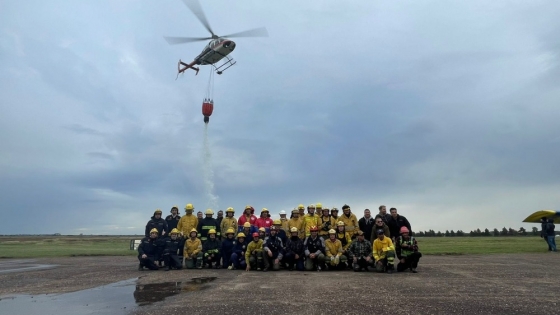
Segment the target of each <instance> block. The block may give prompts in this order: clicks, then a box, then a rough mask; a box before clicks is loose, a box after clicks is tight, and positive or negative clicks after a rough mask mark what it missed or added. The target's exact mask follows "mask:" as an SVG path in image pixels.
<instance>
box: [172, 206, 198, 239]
mask: <svg viewBox="0 0 560 315" xmlns="http://www.w3.org/2000/svg"><path fill="white" fill-rule="evenodd" d="M193 211H194V206H193V205H192V203H189V204H187V205H186V206H185V212H186V214H185V215H184V216H182V217H181V219H180V220H179V223H177V229H178V230H179V232H181V235H183V236H185V238H186V237H188V235H189V233H190V231H191V230H192V229H196V228H197V227H198V218H197V217H196V216H195V215H194V214H193Z"/></svg>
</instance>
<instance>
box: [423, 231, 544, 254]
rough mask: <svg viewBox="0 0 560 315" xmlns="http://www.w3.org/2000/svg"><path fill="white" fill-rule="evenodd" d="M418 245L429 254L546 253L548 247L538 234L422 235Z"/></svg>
mask: <svg viewBox="0 0 560 315" xmlns="http://www.w3.org/2000/svg"><path fill="white" fill-rule="evenodd" d="M418 247H419V248H420V251H421V252H422V253H423V254H427V255H466V254H506V253H544V252H546V251H547V248H548V247H547V245H546V242H545V241H544V240H543V239H542V238H540V237H538V236H518V237H517V236H509V237H508V236H496V237H494V236H490V237H469V236H467V237H420V238H418Z"/></svg>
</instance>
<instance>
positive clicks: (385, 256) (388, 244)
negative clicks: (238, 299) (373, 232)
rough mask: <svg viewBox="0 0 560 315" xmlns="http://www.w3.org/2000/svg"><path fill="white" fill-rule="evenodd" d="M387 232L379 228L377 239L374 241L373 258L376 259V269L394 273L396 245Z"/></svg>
mask: <svg viewBox="0 0 560 315" xmlns="http://www.w3.org/2000/svg"><path fill="white" fill-rule="evenodd" d="M384 233H385V232H384V231H383V230H381V229H379V230H377V239H376V240H375V241H374V242H373V258H374V259H375V270H377V272H385V271H387V273H393V269H394V265H393V264H394V260H395V247H394V246H393V242H392V241H391V239H390V238H388V237H386V236H385V234H384Z"/></svg>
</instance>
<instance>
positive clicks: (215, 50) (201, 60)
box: [194, 38, 235, 65]
mask: <svg viewBox="0 0 560 315" xmlns="http://www.w3.org/2000/svg"><path fill="white" fill-rule="evenodd" d="M234 49H235V42H234V41H232V40H230V39H227V38H217V39H213V40H211V41H210V42H209V43H208V45H206V47H204V50H203V51H202V52H201V53H200V55H198V56H196V58H195V59H194V60H195V63H196V64H197V65H213V64H215V63H216V62H218V61H220V60H221V59H222V58H224V57H225V56H227V55H229V54H230V53H231V52H232V51H233V50H234Z"/></svg>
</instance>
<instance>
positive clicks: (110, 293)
mask: <svg viewBox="0 0 560 315" xmlns="http://www.w3.org/2000/svg"><path fill="white" fill-rule="evenodd" d="M136 280H137V278H134V279H129V280H125V281H120V282H115V283H112V284H108V285H104V286H100V287H96V288H92V289H87V290H82V291H76V292H70V293H63V294H38V295H12V296H2V297H0V314H9V315H20V314H21V315H33V314H41V315H49V314H53V315H66V314H68V315H89V314H127V313H129V312H130V311H132V310H134V309H135V308H136V307H139V306H143V305H148V304H151V303H155V302H159V301H163V300H164V299H165V298H167V297H170V296H173V295H177V294H180V293H188V292H193V291H200V290H204V289H208V288H209V287H210V285H209V284H208V283H209V282H212V281H214V280H216V277H204V278H193V279H191V280H189V281H185V282H163V283H152V284H141V285H140V284H136Z"/></svg>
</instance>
